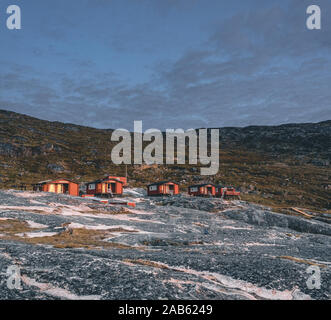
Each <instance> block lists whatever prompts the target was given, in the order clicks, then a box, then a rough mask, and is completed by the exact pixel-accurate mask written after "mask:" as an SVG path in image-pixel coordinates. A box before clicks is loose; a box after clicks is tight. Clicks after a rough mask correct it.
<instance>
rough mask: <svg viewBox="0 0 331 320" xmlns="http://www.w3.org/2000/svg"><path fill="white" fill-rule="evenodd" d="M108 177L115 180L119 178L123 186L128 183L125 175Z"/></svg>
mask: <svg viewBox="0 0 331 320" xmlns="http://www.w3.org/2000/svg"><path fill="white" fill-rule="evenodd" d="M107 178H108V179H116V180H120V181H122V182H123V187H125V186H126V185H127V183H128V181H127V178H126V177H116V176H107Z"/></svg>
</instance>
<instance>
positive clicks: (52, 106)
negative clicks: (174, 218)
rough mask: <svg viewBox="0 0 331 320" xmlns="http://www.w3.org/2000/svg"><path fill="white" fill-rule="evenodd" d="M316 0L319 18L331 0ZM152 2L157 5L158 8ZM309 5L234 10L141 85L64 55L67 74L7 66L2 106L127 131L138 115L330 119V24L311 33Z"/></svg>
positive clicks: (258, 121) (1, 79) (182, 124)
mask: <svg viewBox="0 0 331 320" xmlns="http://www.w3.org/2000/svg"><path fill="white" fill-rule="evenodd" d="M100 1H101V0H100ZM100 1H99V2H98V4H100V5H102V2H100ZM146 1H147V0H146ZM169 1H170V0H169ZM320 2H321V4H323V11H322V13H323V15H326V13H327V12H330V16H331V4H330V2H326V1H320ZM87 3H88V2H87ZM93 3H94V1H93ZM157 3H158V6H160V7H159V8H160V10H161V11H162V6H163V5H165V4H162V5H161V4H160V2H159V1H157ZM168 4H169V8H177V7H176V6H177V5H180V4H178V3H177V2H175V1H170V2H168ZM308 4H310V3H309V1H301V0H300V1H298V0H292V1H290V2H286V5H284V2H282V1H280V2H276V3H272V4H271V5H269V6H264V7H261V8H260V7H258V6H255V7H253V8H252V9H251V10H250V11H243V12H240V11H238V12H237V14H236V15H234V16H232V17H230V18H228V19H226V20H223V21H222V23H220V24H219V25H218V26H217V28H216V29H215V30H214V32H213V33H212V34H211V35H210V37H209V38H208V40H206V41H202V42H201V47H200V48H195V49H188V50H187V51H186V52H185V53H184V54H182V55H181V57H180V58H178V59H176V61H159V63H157V64H156V65H154V66H153V76H152V78H151V79H150V80H149V81H146V82H144V83H140V84H135V85H132V84H129V83H128V82H126V81H124V80H123V79H120V77H119V76H118V75H116V74H115V73H113V72H100V71H97V68H96V63H95V61H93V60H91V59H80V58H70V60H69V62H70V64H71V65H73V66H74V70H75V72H74V73H72V74H69V73H58V74H55V73H52V74H49V75H47V76H46V75H45V74H43V73H41V72H40V71H38V70H35V69H34V70H33V72H32V71H31V70H30V71H29V72H26V73H22V72H21V70H22V69H24V67H22V66H18V65H12V66H11V67H10V70H8V71H7V72H3V73H1V74H0V86H1V88H3V89H4V90H6V95H5V96H4V97H0V100H1V101H0V103H1V108H6V107H7V108H9V109H11V110H14V111H17V112H24V113H25V112H26V113H28V114H31V115H34V116H39V117H42V118H44V119H48V120H58V121H65V122H73V123H78V124H83V125H90V126H95V127H99V128H119V127H122V128H123V127H124V128H128V129H132V126H133V121H134V120H143V122H144V127H145V129H147V128H152V127H154V128H161V129H165V128H190V127H218V126H247V125H268V124H281V123H287V122H316V121H322V120H326V119H331V111H330V110H331V107H330V101H331V93H330V90H329V84H330V83H331V52H330V49H331V48H330V44H331V37H330V30H331V25H330V24H329V22H327V21H325V22H323V28H322V30H321V31H308V30H307V29H306V28H305V19H306V15H305V8H306V5H308ZM325 20H326V19H325ZM330 20H331V19H330ZM323 21H324V20H323ZM330 22H331V21H330ZM115 41H116V39H115ZM138 42H139V41H138ZM120 44H121V42H119V44H118V45H120ZM27 69H29V68H27ZM17 93H18V94H17Z"/></svg>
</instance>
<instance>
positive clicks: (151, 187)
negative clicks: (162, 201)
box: [149, 186, 157, 191]
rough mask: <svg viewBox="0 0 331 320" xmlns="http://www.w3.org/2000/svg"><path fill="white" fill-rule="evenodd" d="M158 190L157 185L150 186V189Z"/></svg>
mask: <svg viewBox="0 0 331 320" xmlns="http://www.w3.org/2000/svg"><path fill="white" fill-rule="evenodd" d="M156 190H157V186H150V187H149V191H156Z"/></svg>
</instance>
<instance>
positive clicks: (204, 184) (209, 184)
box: [189, 183, 215, 188]
mask: <svg viewBox="0 0 331 320" xmlns="http://www.w3.org/2000/svg"><path fill="white" fill-rule="evenodd" d="M205 186H213V187H215V185H214V184H212V183H202V184H194V185H192V186H189V188H192V187H198V188H199V187H205Z"/></svg>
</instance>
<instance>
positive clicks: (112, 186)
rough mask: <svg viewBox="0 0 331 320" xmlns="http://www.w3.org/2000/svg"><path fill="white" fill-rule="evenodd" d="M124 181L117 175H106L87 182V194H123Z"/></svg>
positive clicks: (110, 195) (107, 195) (108, 195)
mask: <svg viewBox="0 0 331 320" xmlns="http://www.w3.org/2000/svg"><path fill="white" fill-rule="evenodd" d="M123 185H124V182H123V181H121V180H119V179H118V178H117V177H114V178H113V177H109V176H108V177H106V178H103V179H99V180H95V181H92V182H88V183H86V194H87V195H94V196H105V197H113V196H121V195H122V194H123Z"/></svg>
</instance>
